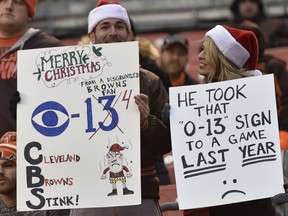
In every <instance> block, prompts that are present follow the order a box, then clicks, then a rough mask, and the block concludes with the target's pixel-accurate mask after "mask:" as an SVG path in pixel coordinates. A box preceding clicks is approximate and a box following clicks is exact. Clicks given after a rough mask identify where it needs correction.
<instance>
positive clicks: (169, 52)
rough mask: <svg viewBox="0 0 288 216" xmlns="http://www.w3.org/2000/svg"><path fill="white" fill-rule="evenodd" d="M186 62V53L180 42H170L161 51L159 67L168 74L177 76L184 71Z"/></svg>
mask: <svg viewBox="0 0 288 216" xmlns="http://www.w3.org/2000/svg"><path fill="white" fill-rule="evenodd" d="M187 63H188V53H187V51H186V50H185V48H184V47H183V46H182V45H180V44H177V43H175V44H172V45H170V46H169V47H168V48H166V49H164V50H163V51H162V52H161V56H160V65H161V68H162V69H163V70H164V71H165V72H166V73H167V74H168V75H169V76H172V77H173V76H177V75H180V74H181V73H183V72H185V68H186V65H187Z"/></svg>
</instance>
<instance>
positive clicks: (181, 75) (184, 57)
mask: <svg viewBox="0 0 288 216" xmlns="http://www.w3.org/2000/svg"><path fill="white" fill-rule="evenodd" d="M188 52H189V42H188V40H187V39H186V38H183V37H181V36H180V35H177V34H175V35H170V36H168V37H167V38H166V39H165V40H164V43H163V46H162V47H161V54H160V61H159V66H160V68H161V69H162V70H163V71H165V72H166V73H167V74H168V76H169V79H170V81H171V85H172V86H182V85H193V84H196V82H195V81H194V80H192V79H191V78H190V77H189V76H188V75H187V74H186V72H185V69H186V66H187V64H188V60H189V59H188Z"/></svg>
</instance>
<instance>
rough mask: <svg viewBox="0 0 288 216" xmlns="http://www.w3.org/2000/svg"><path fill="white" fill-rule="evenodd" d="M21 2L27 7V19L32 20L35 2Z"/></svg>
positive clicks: (34, 0)
mask: <svg viewBox="0 0 288 216" xmlns="http://www.w3.org/2000/svg"><path fill="white" fill-rule="evenodd" d="M23 2H24V4H25V5H26V6H27V9H28V13H29V17H30V18H33V17H34V16H35V14H36V8H37V0H23Z"/></svg>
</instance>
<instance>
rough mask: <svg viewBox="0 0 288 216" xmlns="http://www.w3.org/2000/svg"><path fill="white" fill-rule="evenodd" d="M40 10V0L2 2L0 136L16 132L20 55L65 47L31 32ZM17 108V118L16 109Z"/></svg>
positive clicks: (0, 11)
mask: <svg viewBox="0 0 288 216" xmlns="http://www.w3.org/2000/svg"><path fill="white" fill-rule="evenodd" d="M36 7H37V0H1V1H0V101H1V106H0V136H2V135H3V134H4V133H5V132H7V131H15V130H16V121H15V119H14V118H13V117H12V115H11V113H10V111H9V101H10V99H11V97H12V95H13V94H14V93H15V92H16V89H17V68H16V65H17V51H18V50H21V49H34V48H44V47H54V46H60V45H62V43H61V42H60V41H59V40H58V39H56V38H54V37H52V36H49V35H48V34H47V33H45V32H43V31H41V30H39V29H33V28H29V22H30V21H31V20H32V19H33V18H34V16H35V14H36ZM16 102H17V101H15V103H16ZM13 108H14V110H13V113H14V114H15V115H16V105H15V106H13Z"/></svg>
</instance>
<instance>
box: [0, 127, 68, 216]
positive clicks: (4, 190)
mask: <svg viewBox="0 0 288 216" xmlns="http://www.w3.org/2000/svg"><path fill="white" fill-rule="evenodd" d="M16 152H17V149H16V132H7V133H5V134H4V135H3V136H2V138H1V139H0V215H1V216H15V215H17V216H66V215H69V210H57V211H29V212H17V210H16V161H17V159H16Z"/></svg>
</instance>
